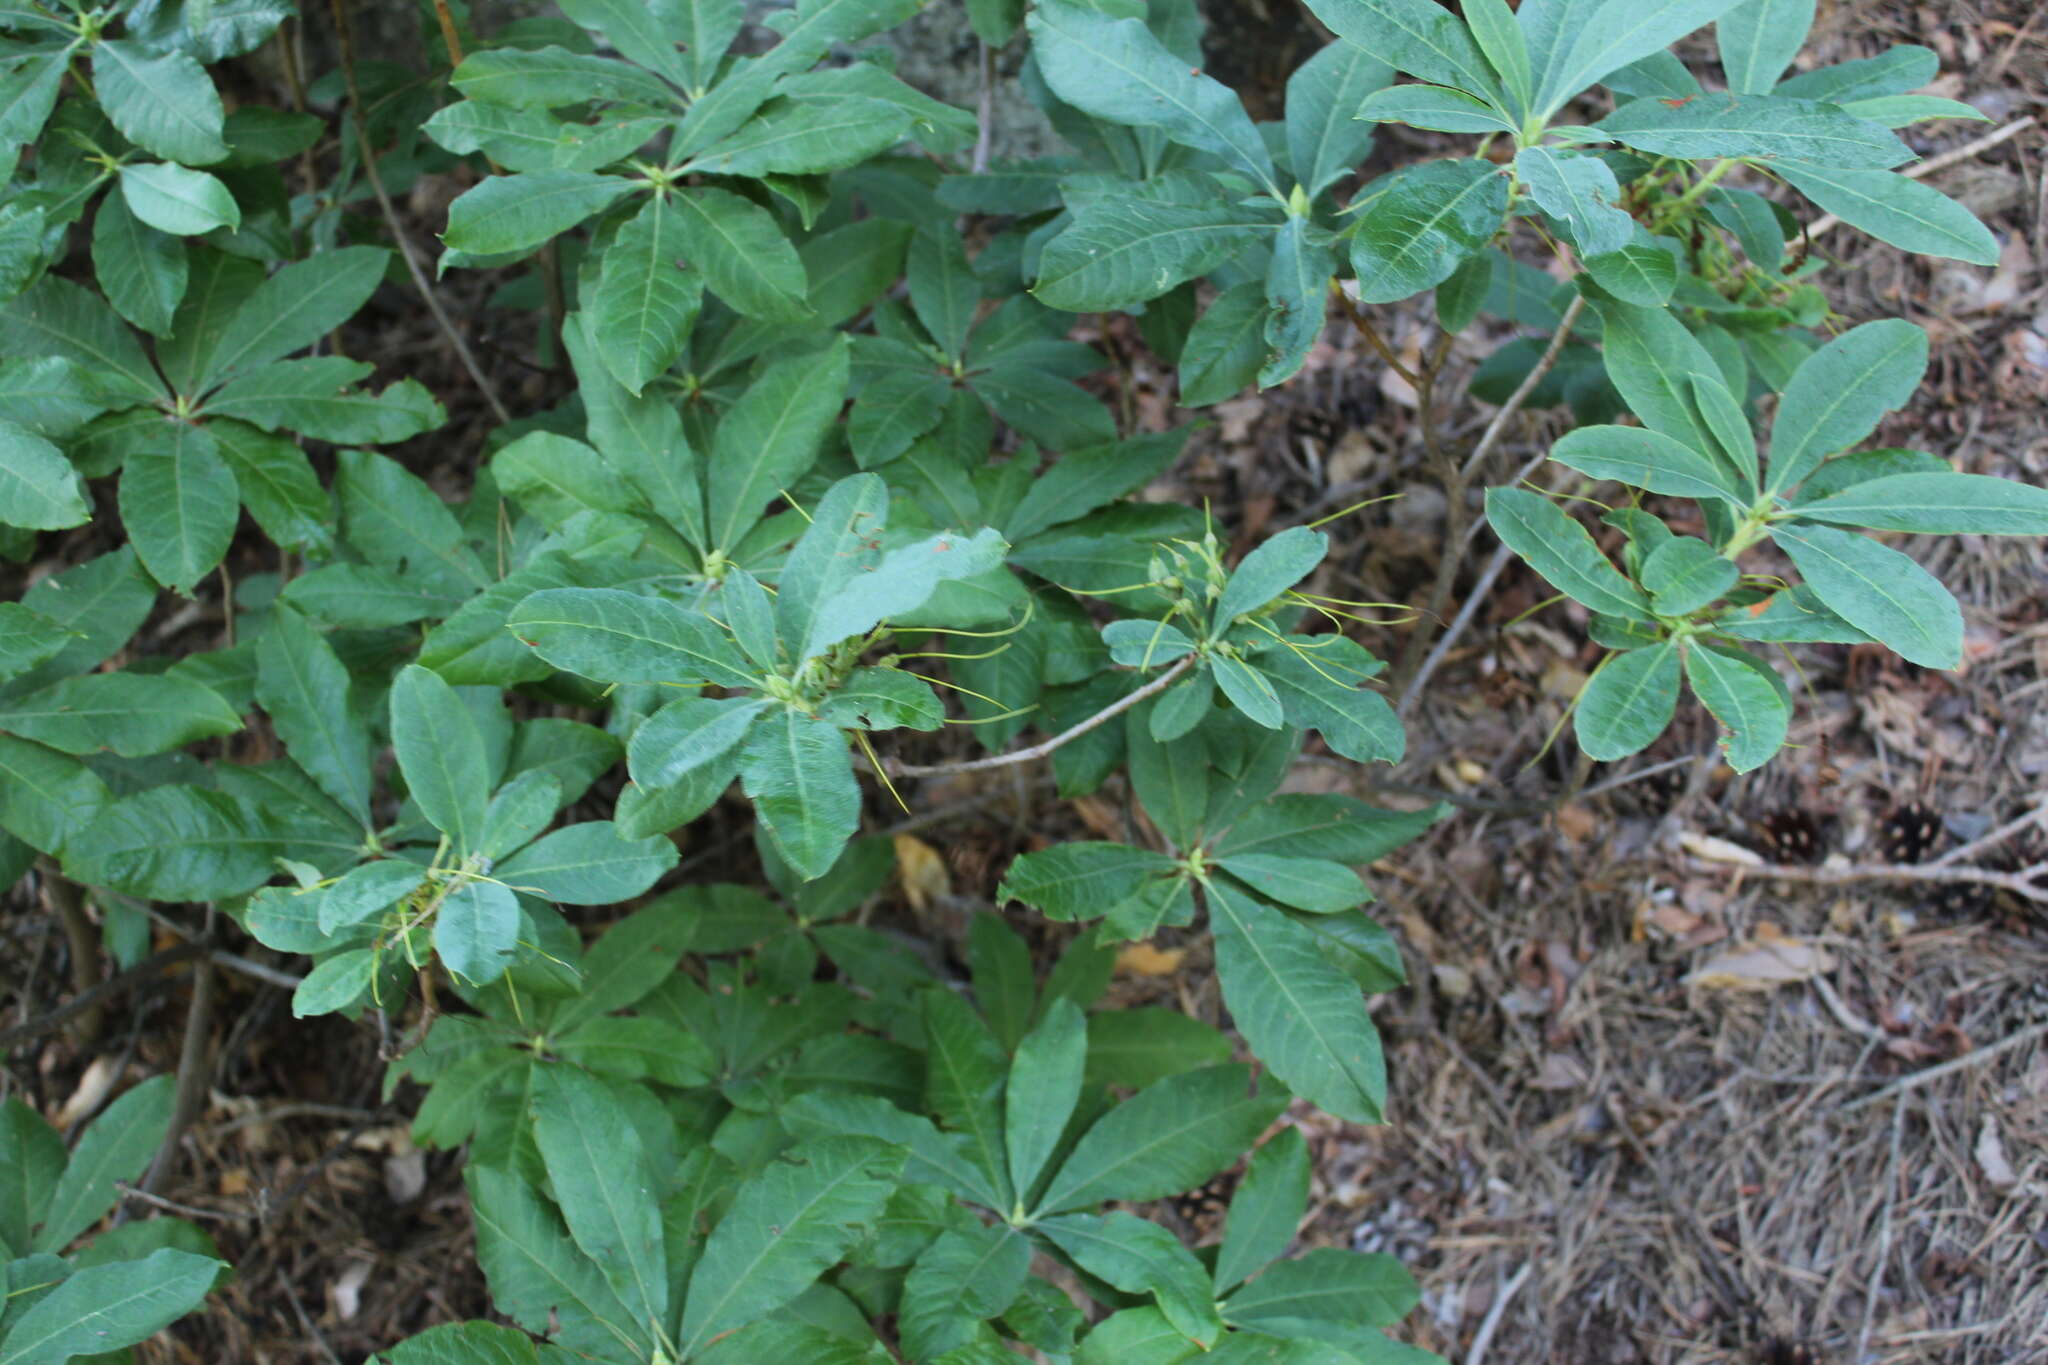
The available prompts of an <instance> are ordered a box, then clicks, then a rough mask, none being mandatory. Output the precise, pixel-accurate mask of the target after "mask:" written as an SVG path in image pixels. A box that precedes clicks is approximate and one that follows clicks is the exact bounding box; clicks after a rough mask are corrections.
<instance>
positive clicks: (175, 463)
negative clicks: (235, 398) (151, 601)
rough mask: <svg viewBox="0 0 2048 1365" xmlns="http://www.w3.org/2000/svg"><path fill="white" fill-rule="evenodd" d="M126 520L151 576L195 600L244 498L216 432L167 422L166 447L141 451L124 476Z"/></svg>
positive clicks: (224, 545) (225, 543)
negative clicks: (193, 594) (197, 587)
mask: <svg viewBox="0 0 2048 1365" xmlns="http://www.w3.org/2000/svg"><path fill="white" fill-rule="evenodd" d="M120 501H121V520H122V522H123V523H125V524H126V525H127V527H128V539H129V541H130V542H131V543H132V544H133V545H134V546H135V553H136V554H138V555H140V556H141V558H142V563H143V565H144V566H145V567H146V568H147V569H148V570H149V572H150V574H151V575H152V576H153V577H154V578H155V579H156V580H157V582H159V583H162V584H163V585H164V586H165V587H167V588H170V589H172V590H173V591H176V592H181V593H185V594H187V595H189V594H190V593H191V591H192V588H193V585H194V584H196V583H198V581H199V580H200V579H202V578H204V577H205V576H206V575H207V574H209V573H211V572H212V571H213V566H214V565H216V564H218V563H220V561H221V558H222V556H224V555H226V554H227V550H228V542H229V541H231V540H233V539H234V535H235V520H236V517H237V515H238V513H239V504H240V494H239V491H238V490H237V488H236V485H235V472H234V470H232V469H230V468H229V467H228V464H227V461H225V460H223V459H222V458H221V455H220V447H219V445H218V443H216V442H215V440H214V439H213V433H212V432H209V431H208V430H207V429H206V428H205V427H202V426H197V425H194V424H192V423H185V422H180V423H168V424H166V430H165V432H164V442H163V444H161V445H157V446H152V447H149V448H146V449H143V450H138V451H136V452H135V453H134V454H133V455H131V456H129V458H128V464H127V467H126V468H125V469H123V470H122V472H121V493H120Z"/></svg>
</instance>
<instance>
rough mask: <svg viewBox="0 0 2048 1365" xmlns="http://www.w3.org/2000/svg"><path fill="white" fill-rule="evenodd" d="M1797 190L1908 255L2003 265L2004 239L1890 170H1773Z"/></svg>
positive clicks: (1806, 165)
mask: <svg viewBox="0 0 2048 1365" xmlns="http://www.w3.org/2000/svg"><path fill="white" fill-rule="evenodd" d="M1773 169H1774V170H1776V171H1777V172H1778V173H1779V174H1780V175H1782V176H1784V177H1785V179H1786V180H1787V181H1789V182H1791V185H1792V187H1793V188H1794V189H1796V190H1798V191H1799V192H1800V193H1801V194H1803V195H1805V196H1806V197H1807V198H1808V199H1811V200H1812V201H1813V202H1814V203H1816V204H1818V205H1820V207H1822V208H1823V209H1826V210H1827V211H1828V212H1829V213H1832V214H1834V215H1835V216H1836V217H1838V218H1840V219H1841V220H1842V221H1843V222H1845V223H1847V224H1849V225H1850V226H1851V227H1859V228H1862V229H1863V230H1864V231H1865V232H1867V233H1869V234H1870V235H1871V236H1873V237H1875V238H1877V239H1878V240H1880V241H1883V242H1889V243H1890V244H1891V245H1893V246H1895V247H1899V248H1900V249H1902V250H1905V251H1911V252H1916V253H1918V254H1919V255H1922V256H1945V257H1948V258H1950V259H1952V260H1958V261H1967V262H1969V263H1970V264H1971V265H1987V266H1988V265H1996V264H1998V239H1997V238H1995V237H1993V236H1992V235H1991V230H1990V229H1989V228H1987V227H1985V226H1984V224H1982V223H1980V222H1979V221H1977V218H1976V216H1975V215H1974V214H1972V213H1971V212H1970V211H1969V210H1968V209H1966V208H1964V207H1963V206H1962V205H1961V204H1958V203H1957V202H1956V201H1955V200H1953V199H1951V198H1949V197H1948V196H1947V195H1945V194H1943V193H1941V192H1940V191H1939V190H1935V189H1931V188H1929V187H1928V186H1926V185H1923V184H1921V183H1920V182H1919V181H1917V180H1909V179H1907V178H1906V177H1905V176H1903V175H1896V174H1893V173H1892V172H1889V171H1867V170H1851V169H1845V168H1842V167H1837V166H1828V165H1819V164H1815V163H1811V162H1791V161H1787V162H1781V163H1778V164H1777V165H1776V166H1774V167H1773Z"/></svg>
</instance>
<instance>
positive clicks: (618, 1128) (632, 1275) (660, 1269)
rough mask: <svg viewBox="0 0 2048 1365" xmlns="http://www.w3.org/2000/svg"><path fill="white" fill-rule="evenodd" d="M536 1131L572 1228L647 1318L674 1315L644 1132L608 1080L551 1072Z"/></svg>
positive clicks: (625, 1299) (622, 1296) (631, 1306)
mask: <svg viewBox="0 0 2048 1365" xmlns="http://www.w3.org/2000/svg"><path fill="white" fill-rule="evenodd" d="M533 1131H534V1139H535V1140H536V1141H537V1142H538V1143H539V1145H540V1153H541V1158H542V1160H544V1161H545V1162H546V1163H547V1171H548V1181H549V1183H550V1184H551V1185H552V1186H553V1189H554V1195H555V1202H556V1203H557V1204H559V1205H560V1206H561V1210H562V1216H563V1219H564V1220H565V1221H566V1222H567V1223H568V1225H569V1233H570V1235H571V1236H572V1237H574V1238H575V1239H576V1245H577V1246H579V1247H581V1248H582V1249H583V1253H584V1254H585V1255H586V1256H588V1257H590V1259H591V1260H593V1261H595V1262H596V1263H597V1264H598V1266H599V1267H601V1268H602V1269H603V1270H604V1273H605V1278H606V1280H608V1281H609V1282H610V1283H611V1286H612V1289H613V1290H614V1291H615V1292H616V1293H617V1294H618V1296H619V1301H620V1302H621V1303H623V1304H625V1305H626V1308H627V1310H628V1311H629V1312H631V1313H632V1314H633V1316H634V1318H635V1319H636V1320H637V1321H640V1322H650V1321H651V1322H663V1321H666V1319H667V1315H668V1301H669V1280H668V1268H667V1258H666V1256H665V1255H664V1252H663V1241H662V1234H661V1213H660V1208H659V1205H658V1204H657V1202H656V1195H655V1189H656V1185H655V1175H654V1172H653V1170H652V1169H651V1168H650V1167H649V1165H648V1156H647V1152H646V1149H645V1148H644V1146H643V1145H642V1143H641V1140H640V1135H639V1133H638V1132H637V1131H636V1130H635V1128H634V1126H633V1124H632V1122H631V1121H630V1120H629V1119H628V1118H627V1116H626V1113H625V1111H624V1110H623V1109H622V1108H621V1107H620V1105H619V1102H618V1101H617V1100H616V1099H614V1098H613V1097H612V1093H611V1091H610V1090H609V1089H607V1088H606V1086H605V1085H604V1084H603V1083H602V1082H599V1081H596V1080H594V1079H592V1078H590V1077H588V1076H586V1075H583V1074H581V1073H579V1072H576V1071H571V1070H567V1069H564V1070H561V1071H553V1072H550V1073H549V1075H548V1077H547V1083H546V1084H544V1085H543V1086H541V1088H540V1091H539V1094H538V1096H537V1097H536V1104H535V1111H534V1128H533Z"/></svg>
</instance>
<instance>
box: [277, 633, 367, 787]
mask: <svg viewBox="0 0 2048 1365" xmlns="http://www.w3.org/2000/svg"><path fill="white" fill-rule="evenodd" d="M256 700H257V701H258V702H260V703H261V704H262V706H263V709H264V710H265V711H266V712H268V713H269V715H270V723H271V726H272V727H273V728H274V729H275V730H276V731H277V737H278V738H279V739H280V740H282V741H284V746H285V751H286V752H287V753H289V754H290V755H291V757H292V761H293V762H295V763H297V764H298V765H299V766H300V767H301V768H303V769H305V770H306V775H307V776H308V777H311V778H312V779H313V781H314V782H316V783H318V784H319V786H320V789H321V790H322V791H324V792H326V793H327V794H328V795H329V796H331V797H333V798H334V799H335V800H336V801H337V802H339V803H340V805H341V808H342V809H343V810H345V811H347V812H348V813H349V814H350V815H352V816H354V817H355V818H356V819H357V820H359V821H361V822H362V823H363V824H364V825H366V826H367V825H368V824H369V823H370V744H369V736H368V735H367V733H365V731H364V729H363V727H362V725H361V724H360V722H359V721H358V720H357V718H356V712H355V708H354V706H353V705H352V702H351V698H350V695H349V676H348V670H347V669H346V668H344V667H343V666H342V663H341V660H340V659H338V658H336V657H335V653H334V649H333V647H332V646H330V645H329V644H328V642H327V638H326V637H325V636H324V635H322V634H321V633H320V632H318V631H316V630H314V629H313V628H312V627H311V626H310V625H308V624H306V618H305V617H303V616H300V615H299V614H298V613H297V612H295V611H288V610H273V611H272V613H271V616H270V627H269V629H267V630H266V631H264V633H263V638H262V639H261V640H259V641H258V642H257V644H256Z"/></svg>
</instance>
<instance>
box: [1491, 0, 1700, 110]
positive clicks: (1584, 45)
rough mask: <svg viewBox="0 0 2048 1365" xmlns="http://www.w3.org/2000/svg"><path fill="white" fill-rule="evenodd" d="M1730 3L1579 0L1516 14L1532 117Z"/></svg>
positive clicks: (1662, 46)
mask: <svg viewBox="0 0 2048 1365" xmlns="http://www.w3.org/2000/svg"><path fill="white" fill-rule="evenodd" d="M1735 4H1736V0H1584V2H1582V3H1578V4H1553V5H1549V6H1540V7H1533V8H1532V10H1531V11H1530V12H1529V13H1527V14H1522V15H1520V16H1519V18H1520V21H1521V24H1522V28H1523V32H1524V33H1525V34H1527V35H1528V37H1529V46H1530V49H1531V57H1532V59H1533V62H1534V65H1535V68H1536V101H1535V106H1536V107H1535V110H1534V112H1535V114H1536V116H1537V117H1539V118H1543V119H1548V118H1549V117H1550V116H1551V115H1552V114H1554V113H1556V112H1557V111H1558V110H1559V109H1561V108H1563V107H1564V105H1565V102H1566V101H1567V100H1569V99H1571V97H1572V96H1574V95H1576V94H1578V93H1579V92H1580V91H1581V90H1584V89H1585V88H1586V87H1587V86H1589V85H1591V84H1593V83H1594V82H1595V81H1598V80H1599V79H1600V78H1601V77H1603V76H1606V75H1607V74H1609V73H1610V72H1614V71H1618V70H1620V69H1621V68H1622V67H1624V66H1627V65H1628V64H1629V63H1631V62H1636V61H1640V60H1642V59H1643V58H1645V57H1649V56H1652V55H1654V54H1657V53H1660V52H1662V51H1663V50H1664V49H1665V48H1667V47H1669V46H1671V44H1673V43H1675V42H1677V41H1678V40H1679V39H1680V38H1683V37H1684V36H1685V35H1686V34H1688V33H1691V32H1692V31H1693V30H1694V29H1696V28H1701V27H1704V26H1705V25H1707V24H1710V23H1712V22H1713V21H1714V20H1716V19H1718V18H1720V17H1721V16H1722V15H1723V14H1725V13H1727V12H1728V11H1729V10H1730V9H1732V8H1734V6H1735Z"/></svg>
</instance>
